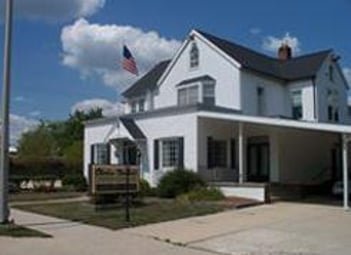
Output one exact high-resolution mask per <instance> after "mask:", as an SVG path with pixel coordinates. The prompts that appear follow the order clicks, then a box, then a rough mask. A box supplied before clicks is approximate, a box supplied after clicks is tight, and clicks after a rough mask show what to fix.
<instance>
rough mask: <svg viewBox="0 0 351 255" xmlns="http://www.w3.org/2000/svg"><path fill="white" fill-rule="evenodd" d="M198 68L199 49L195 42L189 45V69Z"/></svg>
mask: <svg viewBox="0 0 351 255" xmlns="http://www.w3.org/2000/svg"><path fill="white" fill-rule="evenodd" d="M198 66H199V49H198V47H197V45H196V43H195V42H193V44H192V45H191V50H190V68H195V67H198Z"/></svg>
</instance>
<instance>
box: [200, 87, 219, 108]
mask: <svg viewBox="0 0 351 255" xmlns="http://www.w3.org/2000/svg"><path fill="white" fill-rule="evenodd" d="M206 86H211V89H212V90H213V91H212V94H211V96H208V95H206V92H208V91H206V89H205V87H206ZM201 87H202V97H201V98H202V103H204V104H207V105H216V83H215V82H214V81H204V82H203V83H202V86H201ZM205 98H208V99H209V98H213V103H208V102H206V100H205Z"/></svg>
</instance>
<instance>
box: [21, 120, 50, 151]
mask: <svg viewBox="0 0 351 255" xmlns="http://www.w3.org/2000/svg"><path fill="white" fill-rule="evenodd" d="M56 155H57V145H56V142H55V140H54V138H53V136H52V135H51V133H50V131H49V129H48V128H47V126H46V124H45V123H43V122H42V123H41V124H40V125H39V126H38V127H37V129H35V130H33V131H29V132H27V133H25V134H23V135H22V137H21V139H20V141H19V156H20V157H22V158H38V157H40V158H44V157H54V156H56Z"/></svg>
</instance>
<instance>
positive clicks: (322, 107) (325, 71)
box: [316, 58, 350, 124]
mask: <svg viewBox="0 0 351 255" xmlns="http://www.w3.org/2000/svg"><path fill="white" fill-rule="evenodd" d="M329 65H332V66H333V69H334V82H331V81H330V80H329ZM316 84H318V85H317V94H318V96H317V98H318V117H319V121H320V122H328V108H327V107H328V102H327V90H328V89H336V90H337V91H338V95H339V97H338V98H339V100H338V105H339V119H340V122H341V123H346V124H347V123H350V116H349V115H348V110H347V87H348V86H347V84H345V83H344V80H343V79H342V76H341V73H340V67H339V66H338V64H336V63H335V62H333V61H331V59H330V58H328V59H327V60H326V61H325V62H324V64H323V65H322V67H321V69H320V70H319V72H318V74H317V77H316Z"/></svg>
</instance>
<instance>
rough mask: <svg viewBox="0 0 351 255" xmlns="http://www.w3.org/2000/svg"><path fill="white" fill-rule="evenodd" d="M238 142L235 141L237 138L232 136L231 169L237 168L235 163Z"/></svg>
mask: <svg viewBox="0 0 351 255" xmlns="http://www.w3.org/2000/svg"><path fill="white" fill-rule="evenodd" d="M235 147H236V143H235V139H234V138H232V139H230V168H231V169H235V168H236V164H235V161H236V160H235V159H236V150H235Z"/></svg>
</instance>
